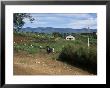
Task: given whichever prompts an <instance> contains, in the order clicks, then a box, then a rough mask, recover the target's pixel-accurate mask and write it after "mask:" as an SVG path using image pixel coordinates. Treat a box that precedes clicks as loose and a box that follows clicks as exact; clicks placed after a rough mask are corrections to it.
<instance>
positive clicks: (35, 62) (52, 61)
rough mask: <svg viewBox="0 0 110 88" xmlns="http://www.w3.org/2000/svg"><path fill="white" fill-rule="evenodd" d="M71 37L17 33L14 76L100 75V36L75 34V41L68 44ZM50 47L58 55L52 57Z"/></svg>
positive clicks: (15, 37) (55, 34) (15, 36)
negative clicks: (98, 41) (98, 43)
mask: <svg viewBox="0 0 110 88" xmlns="http://www.w3.org/2000/svg"><path fill="white" fill-rule="evenodd" d="M67 35H69V34H60V33H53V34H45V33H30V32H26V33H25V32H14V74H15V75H29V74H30V75H46V74H47V75H49V74H51V75H56V74H58V75H65V74H66V75H93V74H97V36H96V35H95V34H94V33H88V34H86V33H82V34H75V33H71V35H73V36H74V37H75V40H65V37H66V36H67ZM88 36H89V38H90V47H89V48H88V46H87V45H88V40H87V39H88ZM46 46H49V47H51V48H54V51H55V52H53V53H50V54H48V53H47V51H46Z"/></svg>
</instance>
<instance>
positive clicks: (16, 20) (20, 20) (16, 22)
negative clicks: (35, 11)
mask: <svg viewBox="0 0 110 88" xmlns="http://www.w3.org/2000/svg"><path fill="white" fill-rule="evenodd" d="M26 18H27V19H29V20H30V22H31V23H32V22H33V21H34V20H35V19H34V18H33V17H32V16H31V14H30V13H14V15H13V26H14V31H19V30H20V29H21V28H22V27H23V25H24V24H25V21H24V19H26Z"/></svg>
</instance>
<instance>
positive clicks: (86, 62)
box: [59, 45, 97, 74]
mask: <svg viewBox="0 0 110 88" xmlns="http://www.w3.org/2000/svg"><path fill="white" fill-rule="evenodd" d="M59 60H61V61H64V62H67V63H69V64H71V65H76V66H78V67H81V68H83V69H86V70H88V71H90V72H92V73H94V74H96V73H97V52H96V48H95V47H91V48H89V49H88V47H84V46H74V45H67V46H65V47H64V48H63V50H62V52H61V53H60V55H59Z"/></svg>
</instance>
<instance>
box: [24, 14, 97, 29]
mask: <svg viewBox="0 0 110 88" xmlns="http://www.w3.org/2000/svg"><path fill="white" fill-rule="evenodd" d="M31 15H32V16H33V17H34V18H35V20H34V22H33V23H31V22H30V21H29V20H28V19H25V20H24V21H25V22H26V24H25V25H24V27H32V28H36V27H54V28H73V29H81V28H88V27H90V28H91V29H97V14H96V13H79V14H78V13H69V14H68V13H33V14H31Z"/></svg>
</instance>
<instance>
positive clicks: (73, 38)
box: [66, 35, 75, 40]
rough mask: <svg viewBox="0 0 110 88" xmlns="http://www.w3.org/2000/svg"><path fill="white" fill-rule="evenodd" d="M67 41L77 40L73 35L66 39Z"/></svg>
mask: <svg viewBox="0 0 110 88" xmlns="http://www.w3.org/2000/svg"><path fill="white" fill-rule="evenodd" d="M66 40H75V37H73V36H72V35H69V36H67V37H66Z"/></svg>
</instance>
